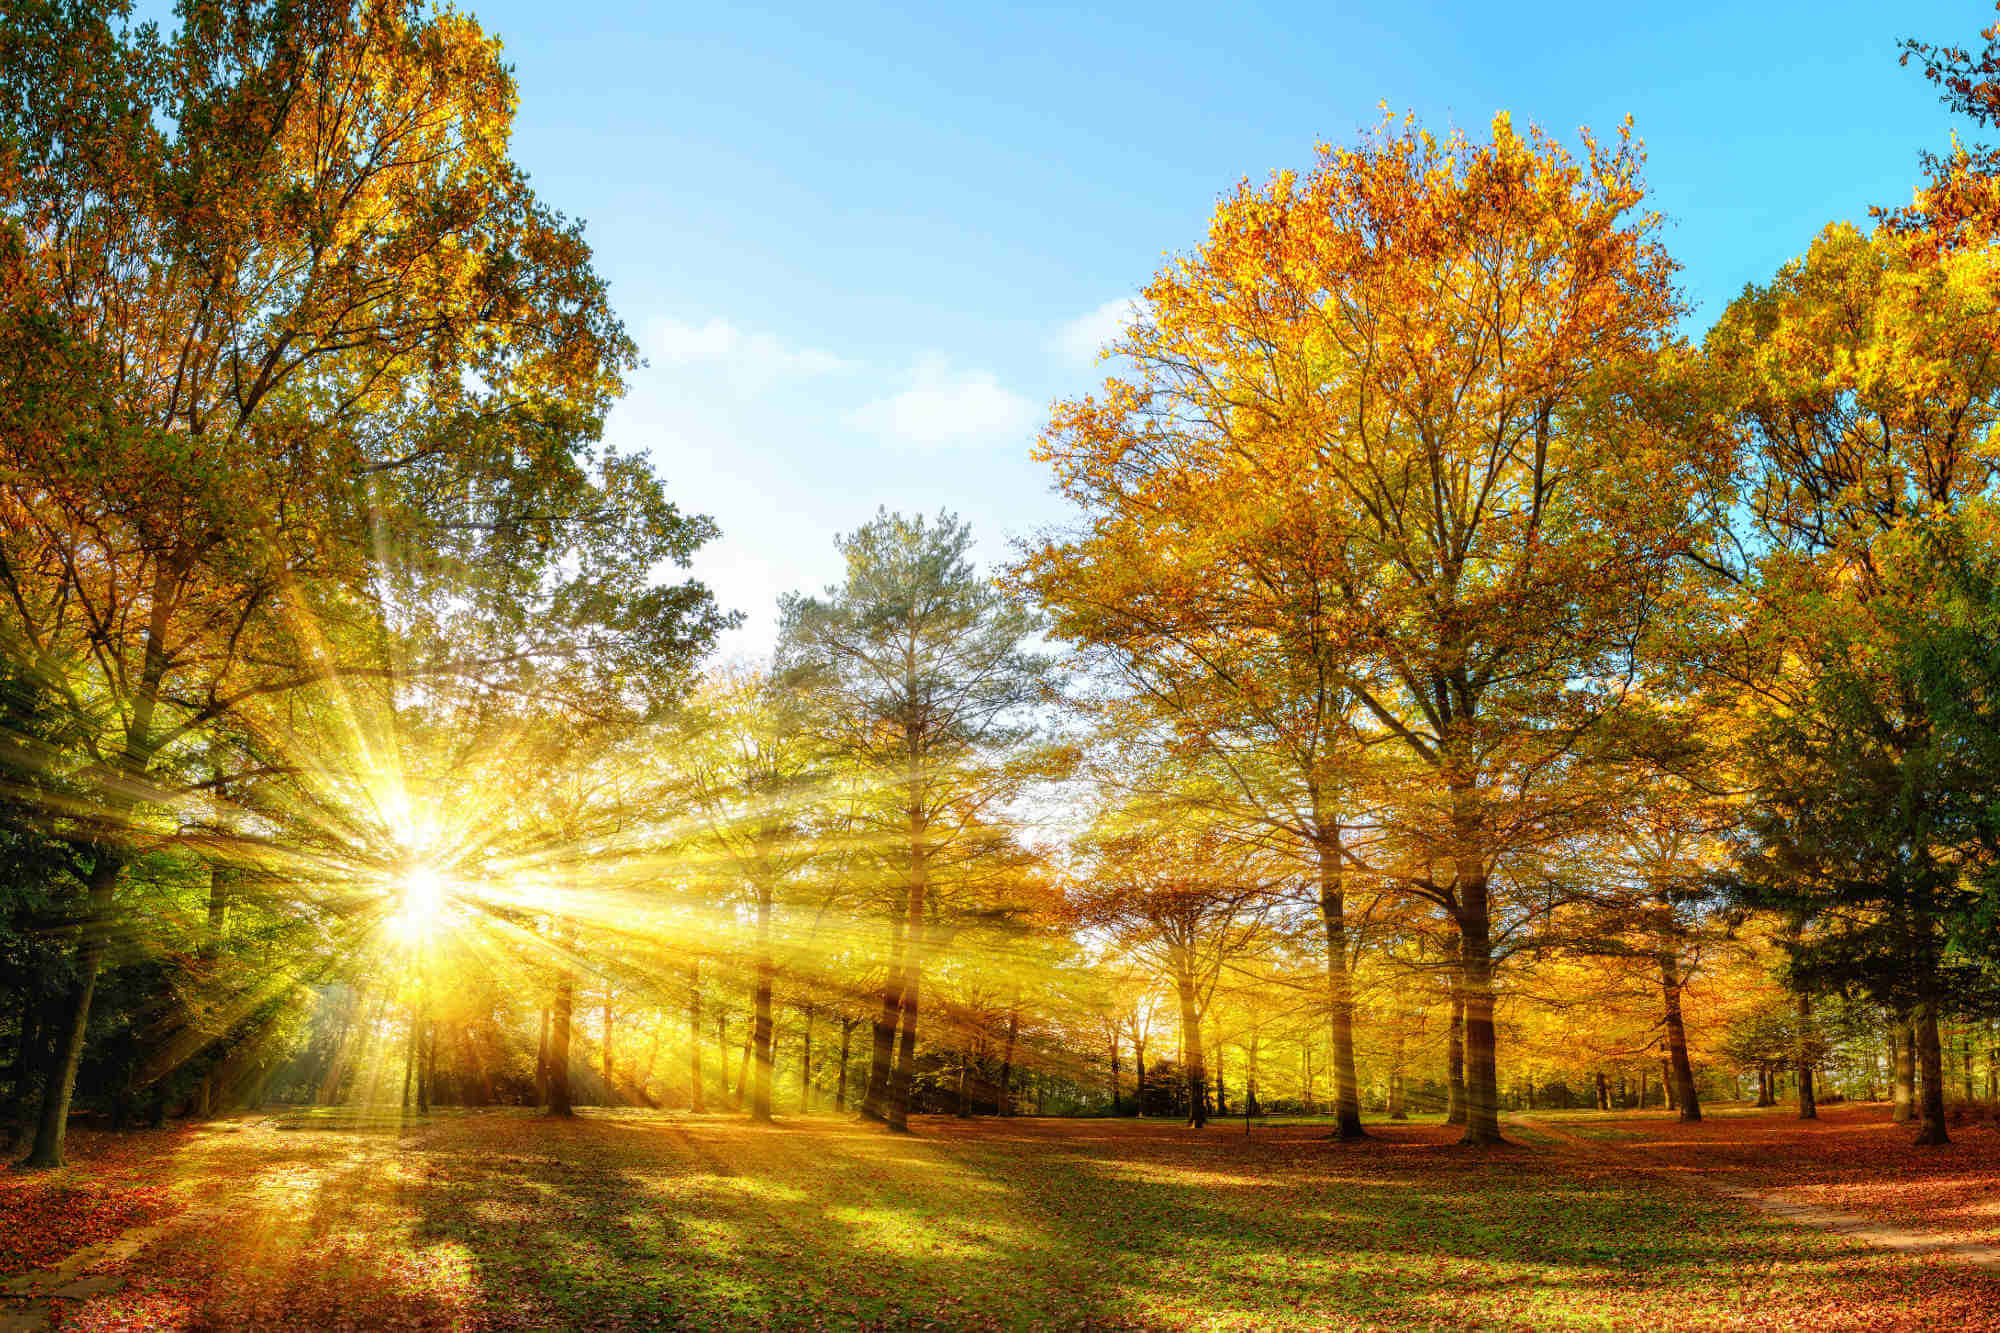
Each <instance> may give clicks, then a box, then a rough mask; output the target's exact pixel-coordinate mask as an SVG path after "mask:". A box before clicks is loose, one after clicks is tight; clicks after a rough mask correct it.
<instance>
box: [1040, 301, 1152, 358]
mask: <svg viewBox="0 0 2000 1333" xmlns="http://www.w3.org/2000/svg"><path fill="white" fill-rule="evenodd" d="M1138 315H1139V303H1138V302H1137V301H1136V300H1134V299H1133V298H1132V297H1129V296H1121V297H1119V298H1118V299H1117V300H1115V301H1106V302H1105V303H1104V304H1103V305H1101V306H1099V307H1097V309H1095V310H1093V311H1091V312H1090V313H1089V314H1087V315H1078V316H1077V317H1076V318H1075V319H1073V320H1071V321H1070V322H1069V323H1067V324H1065V325H1063V326H1062V328H1061V329H1060V330H1059V331H1058V332H1057V334H1056V336H1055V349H1056V351H1057V352H1058V353H1060V354H1061V356H1062V359H1063V360H1064V361H1067V362H1068V363H1069V364H1070V365H1073V366H1094V365H1096V364H1097V353H1098V351H1099V350H1100V349H1102V348H1103V346H1104V345H1105V344H1106V343H1108V342H1112V341H1114V340H1115V339H1117V338H1119V337H1121V336H1123V334H1124V332H1125V326H1126V325H1127V324H1129V323H1131V322H1132V320H1133V319H1135V318H1137V317H1138Z"/></svg>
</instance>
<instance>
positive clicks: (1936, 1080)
mask: <svg viewBox="0 0 2000 1333" xmlns="http://www.w3.org/2000/svg"><path fill="white" fill-rule="evenodd" d="M1917 1062H1918V1064H1919V1065H1921V1066H1922V1068H1923V1074H1924V1077H1923V1090H1922V1096H1921V1098H1920V1099H1919V1101H1918V1108H1919V1111H1920V1113H1921V1114H1920V1123H1919V1125H1918V1128H1917V1142H1918V1143H1919V1144H1921V1145H1923V1146H1925V1147H1938V1146H1940V1145H1942V1144H1946V1143H1949V1142H1951V1135H1950V1134H1948V1133H1946V1132H1945V1123H1944V1053H1943V1052H1942V1051H1941V1050H1940V1049H1939V1046H1938V1023H1937V1002H1936V1001H1935V1000H1929V1001H1926V1002H1925V1003H1924V1004H1923V1005H1922V1006H1921V1007H1920V1008H1919V1009H1918V1010H1917Z"/></svg>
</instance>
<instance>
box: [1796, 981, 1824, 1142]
mask: <svg viewBox="0 0 2000 1333" xmlns="http://www.w3.org/2000/svg"><path fill="white" fill-rule="evenodd" d="M1795 1063H1796V1064H1797V1066H1798V1082H1799V1119H1801V1120H1817V1119H1819V1103H1818V1102H1817V1101H1816V1100H1814V1098H1813V1061H1812V997H1811V996H1809V995H1807V994H1806V993H1805V992H1804V991H1800V992H1799V1049H1798V1055H1797V1058H1796V1061H1795Z"/></svg>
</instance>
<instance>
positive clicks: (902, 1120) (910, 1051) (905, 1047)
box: [884, 752, 930, 1132]
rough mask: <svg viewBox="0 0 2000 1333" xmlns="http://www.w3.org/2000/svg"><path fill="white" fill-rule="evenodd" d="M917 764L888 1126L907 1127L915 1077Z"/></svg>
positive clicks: (922, 874)
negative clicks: (900, 1027)
mask: <svg viewBox="0 0 2000 1333" xmlns="http://www.w3.org/2000/svg"><path fill="white" fill-rule="evenodd" d="M918 773H919V767H918V765H917V763H916V755H915V754H914V752H913V753H912V755H911V775H910V783H911V787H910V805H909V812H908V813H909V840H910V884H909V897H908V900H907V901H906V902H905V904H904V919H903V930H904V933H905V936H906V947H905V949H904V954H903V1006H902V1012H903V1018H902V1023H903V1030H902V1034H901V1037H900V1039H899V1040H898V1042H897V1046H896V1067H895V1069H894V1071H893V1072H892V1073H891V1074H890V1076H889V1106H888V1114H887V1115H886V1116H885V1117H884V1123H886V1124H887V1125H888V1126H889V1128H890V1129H893V1130H896V1131H898V1132H901V1131H904V1130H907V1129H908V1128H909V1127H910V1092H911V1087H912V1085H913V1083H914V1081H915V1079H916V1073H917V1071H916V1061H917V1012H918V999H919V995H920V992H921V991H922V988H923V976H924V911H925V904H926V902H927V900H928V893H929V882H930V849H929V845H928V839H929V825H928V820H927V818H926V816H925V814H924V810H923V805H922V802H921V801H920V800H919V799H918V790H919V788H918V786H917V784H918V782H919V781H920V779H919V777H918Z"/></svg>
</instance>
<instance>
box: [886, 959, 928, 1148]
mask: <svg viewBox="0 0 2000 1333" xmlns="http://www.w3.org/2000/svg"><path fill="white" fill-rule="evenodd" d="M920 980H921V978H920V974H919V972H918V963H917V960H916V949H915V948H914V947H913V948H912V949H911V950H910V953H909V962H908V964H907V965H906V966H905V967H904V968H903V1013H902V1029H901V1031H900V1032H899V1033H898V1034H897V1038H896V1066H895V1070H894V1072H893V1073H891V1075H890V1077H889V1105H888V1109H887V1113H886V1114H885V1115H884V1116H883V1118H882V1123H883V1124H885V1125H887V1126H888V1127H889V1128H890V1129H893V1130H895V1131H896V1132H897V1133H899V1134H901V1133H907V1132H908V1130H909V1128H910V1094H911V1091H912V1089H913V1087H914V1084H915V1080H916V1074H917V1071H916V1063H917V991H918V988H919V985H920Z"/></svg>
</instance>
